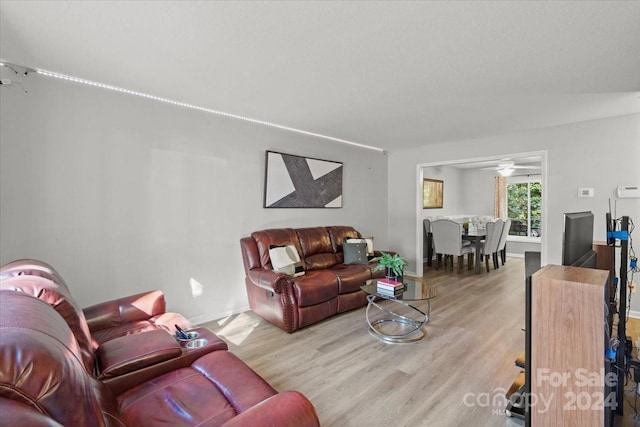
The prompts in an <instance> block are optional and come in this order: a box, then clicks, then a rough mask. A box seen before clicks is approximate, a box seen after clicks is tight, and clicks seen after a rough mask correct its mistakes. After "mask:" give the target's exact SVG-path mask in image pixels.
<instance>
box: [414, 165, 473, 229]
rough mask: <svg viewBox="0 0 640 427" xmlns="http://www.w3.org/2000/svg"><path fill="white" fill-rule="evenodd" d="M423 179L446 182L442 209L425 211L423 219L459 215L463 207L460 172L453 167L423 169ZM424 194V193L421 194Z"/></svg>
mask: <svg viewBox="0 0 640 427" xmlns="http://www.w3.org/2000/svg"><path fill="white" fill-rule="evenodd" d="M422 172H423V177H424V178H429V179H438V180H440V181H443V182H444V185H443V189H442V196H443V197H442V208H441V209H440V208H435V209H423V210H422V218H426V217H429V216H437V215H458V214H460V213H462V212H461V209H462V207H463V204H462V202H463V199H462V194H461V191H460V187H461V186H462V183H461V178H460V175H461V174H460V170H459V169H456V168H452V167H451V166H435V167H425V168H422ZM421 194H422V193H421Z"/></svg>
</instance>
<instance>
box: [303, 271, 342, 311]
mask: <svg viewBox="0 0 640 427" xmlns="http://www.w3.org/2000/svg"><path fill="white" fill-rule="evenodd" d="M293 290H294V293H295V298H296V301H298V306H300V307H305V306H308V305H314V304H319V303H321V302H325V301H329V300H330V299H332V298H336V297H337V296H338V278H337V277H336V275H335V274H333V273H332V272H330V271H328V270H313V271H307V274H305V275H304V276H301V277H296V278H295V279H293Z"/></svg>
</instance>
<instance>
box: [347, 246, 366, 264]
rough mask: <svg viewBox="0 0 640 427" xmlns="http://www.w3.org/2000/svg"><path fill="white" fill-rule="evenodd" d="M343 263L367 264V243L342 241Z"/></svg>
mask: <svg viewBox="0 0 640 427" xmlns="http://www.w3.org/2000/svg"><path fill="white" fill-rule="evenodd" d="M342 252H344V263H345V264H367V262H368V260H367V244H366V243H343V244H342Z"/></svg>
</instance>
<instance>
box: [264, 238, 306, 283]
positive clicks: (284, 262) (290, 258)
mask: <svg viewBox="0 0 640 427" xmlns="http://www.w3.org/2000/svg"><path fill="white" fill-rule="evenodd" d="M269 258H271V265H272V266H273V271H278V272H282V273H285V274H288V275H289V276H293V277H298V276H302V275H304V266H303V264H302V261H300V255H298V251H297V250H296V247H295V246H294V245H287V246H272V247H271V248H270V249H269Z"/></svg>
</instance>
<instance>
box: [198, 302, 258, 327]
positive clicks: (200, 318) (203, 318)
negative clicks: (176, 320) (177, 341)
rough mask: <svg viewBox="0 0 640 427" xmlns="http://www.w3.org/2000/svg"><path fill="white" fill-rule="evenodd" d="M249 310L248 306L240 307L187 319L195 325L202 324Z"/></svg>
mask: <svg viewBox="0 0 640 427" xmlns="http://www.w3.org/2000/svg"><path fill="white" fill-rule="evenodd" d="M248 310H250V308H249V306H246V307H240V308H237V309H235V310H229V311H225V312H222V313H217V314H215V313H214V314H211V313H209V314H202V315H200V316H194V317H190V318H189V320H190V321H191V322H192V323H195V324H196V325H202V324H203V323H207V322H213V321H214V320H218V319H224V318H225V317H229V316H233V315H235V314H240V313H244V312H245V311H248Z"/></svg>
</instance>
